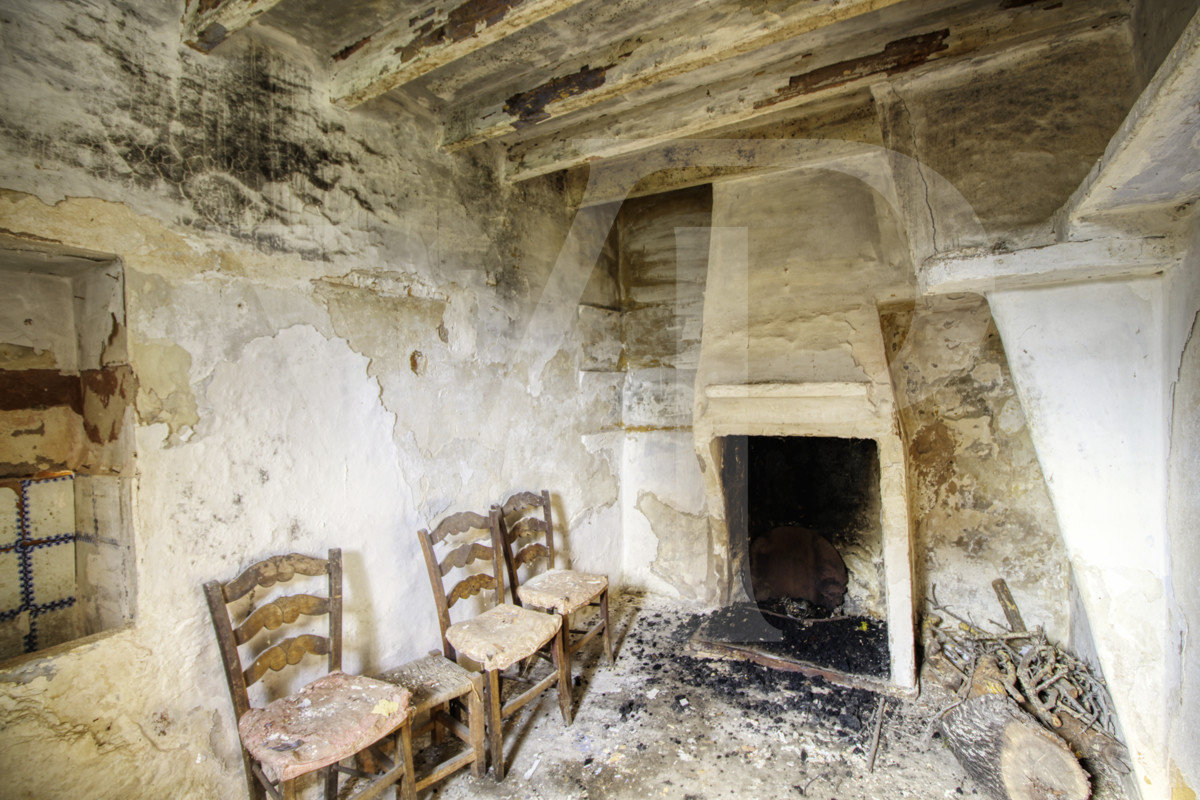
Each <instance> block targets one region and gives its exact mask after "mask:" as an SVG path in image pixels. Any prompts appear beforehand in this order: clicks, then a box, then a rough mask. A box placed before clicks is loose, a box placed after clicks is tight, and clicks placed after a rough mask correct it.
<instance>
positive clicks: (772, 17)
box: [442, 0, 903, 152]
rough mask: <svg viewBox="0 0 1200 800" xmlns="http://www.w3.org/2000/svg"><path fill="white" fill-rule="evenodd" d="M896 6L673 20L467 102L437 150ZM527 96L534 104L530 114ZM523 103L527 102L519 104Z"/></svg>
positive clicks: (852, 0)
mask: <svg viewBox="0 0 1200 800" xmlns="http://www.w3.org/2000/svg"><path fill="white" fill-rule="evenodd" d="M902 1H903V0H842V2H840V3H838V2H829V1H828V0H822V2H817V3H810V4H801V3H796V4H793V5H792V7H791V8H790V9H788V11H786V12H784V13H783V14H782V15H781V14H780V12H779V11H778V10H777V9H775V8H773V7H761V8H749V7H747V8H739V9H737V10H736V11H734V12H732V13H730V14H728V15H727V16H726V17H725V18H724V19H721V20H719V21H715V22H714V21H712V20H708V21H707V23H706V24H705V25H703V26H696V27H695V28H694V29H693V28H687V29H681V28H680V26H679V24H678V23H677V22H672V23H671V24H669V25H666V26H664V27H663V28H662V29H660V30H655V31H651V32H646V33H643V34H639V36H638V37H637V39H636V40H634V41H631V42H629V43H628V44H627V45H625V46H622V47H620V48H618V49H617V51H616V52H613V53H605V54H603V55H602V56H601V55H600V54H597V57H596V58H592V59H590V60H589V62H588V63H585V64H580V65H579V70H578V71H576V70H575V69H573V68H572V69H570V70H565V71H564V73H563V74H562V75H560V76H557V77H554V78H552V79H550V80H548V81H545V82H544V83H542V84H539V85H536V86H529V87H527V88H526V89H524V90H522V91H520V92H517V93H512V92H509V93H508V94H507V95H506V96H504V97H496V98H492V99H490V100H488V101H485V102H484V103H482V104H481V106H482V110H481V111H479V112H478V113H476V112H475V111H474V108H475V105H474V104H473V105H472V111H471V112H469V113H465V114H462V115H458V116H456V117H453V118H452V119H451V120H449V121H448V124H447V128H446V134H445V137H444V138H443V141H442V146H443V147H444V148H445V149H447V150H449V151H452V152H453V151H456V150H460V149H462V148H464V147H469V146H471V145H474V144H478V143H479V142H482V141H486V140H489V139H495V138H498V137H501V136H504V135H505V134H508V133H511V132H512V131H513V130H516V129H520V128H524V127H529V126H533V125H537V124H539V123H543V122H546V121H548V120H551V119H555V118H558V117H561V116H564V115H567V114H571V113H574V112H576V111H579V110H580V109H584V108H588V107H590V106H593V105H595V104H597V103H601V102H603V101H605V100H610V99H612V98H614V97H620V96H622V95H624V94H626V93H628V92H631V91H633V90H635V89H643V88H646V87H648V86H653V85H655V84H658V83H661V82H663V81H666V80H668V79H670V78H675V77H678V76H680V75H685V74H687V73H689V72H692V71H694V70H697V69H700V68H702V67H706V66H710V65H712V64H716V63H718V62H722V61H725V60H727V59H730V58H733V57H735V56H739V55H742V54H745V53H749V52H752V51H754V50H758V49H760V48H763V47H767V46H769V45H773V44H776V43H779V42H783V41H785V40H787V39H791V38H794V37H797V36H802V35H804V34H806V33H809V32H811V31H815V30H818V29H821V28H824V27H827V26H829V25H833V24H835V23H838V22H842V21H845V20H848V19H851V18H854V17H858V16H861V15H863V14H867V13H870V12H873V11H878V10H879V9H882V8H886V7H888V6H892V5H895V4H897V3H900V2H902ZM610 59H611V61H610ZM592 62H595V63H592ZM597 71H599V72H598V74H597ZM579 75H582V76H584V77H586V78H587V79H588V83H586V84H585V85H578V83H579V82H578V81H577V80H575V78H576V77H577V76H579ZM564 86H565V87H566V88H565V89H564ZM529 98H533V99H535V100H536V101H537V105H536V108H534V109H532V110H531V106H530V103H529V102H528V99H529ZM521 99H525V100H526V102H518V101H519V100H521Z"/></svg>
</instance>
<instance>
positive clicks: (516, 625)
mask: <svg viewBox="0 0 1200 800" xmlns="http://www.w3.org/2000/svg"><path fill="white" fill-rule="evenodd" d="M561 626H562V620H561V619H560V618H558V617H555V616H551V615H550V614H543V613H542V612H540V611H533V610H532V609H528V608H521V607H520V606H514V605H512V604H511V603H504V604H503V605H498V606H495V607H493V608H489V609H488V610H487V611H485V612H483V613H482V614H480V615H478V616H476V617H472V618H471V619H468V620H463V621H462V622H456V623H454V624H453V625H451V626H450V627H449V628H447V629H446V639H447V640H448V641H449V642H450V644H452V645H454V649H455V650H457V651H458V652H459V653H462V654H463V655H464V656H466V657H467V658H469V659H471V660H472V661H475V662H477V663H478V664H479V665H480V666H481V667H483V669H485V670H493V669H507V668H508V667H510V666H512V665H513V664H515V663H517V662H518V661H521V660H523V659H526V658H528V657H529V656H531V655H533V654H534V653H536V652H537V651H538V649H540V648H541V646H542V645H544V644H545V643H546V642H548V641H550V640H551V639H553V638H554V635H555V634H556V633H558V629H559V628H560V627H561Z"/></svg>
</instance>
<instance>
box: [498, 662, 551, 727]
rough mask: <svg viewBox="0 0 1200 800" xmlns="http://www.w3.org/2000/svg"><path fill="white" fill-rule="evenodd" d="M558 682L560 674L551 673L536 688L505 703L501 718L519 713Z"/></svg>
mask: <svg viewBox="0 0 1200 800" xmlns="http://www.w3.org/2000/svg"><path fill="white" fill-rule="evenodd" d="M557 680H558V673H557V672H551V673H550V674H549V675H547V676H546V677H544V678H542V679H541V680H540V681H539V682H538V683H536V684H535V685H534V686H532V687H531V688H529V689H526V690H525V691H524V692H522V693H521V694H519V695H517V696H516V697H514V698H513V699H512V700H509V701H508V702H507V703H505V704H504V707H503V708H501V709H500V716H501V717H507V716H509V715H510V714H512V713H513V712H514V711H518V710H519V709H521V708H522V707H524V706H525V705H526V704H527V703H528V702H529V701H530V700H532V699H533V698H535V697H537V696H538V695H539V694H541V693H542V692H544V691H545V690H546V689H548V688H550V685H551V684H553V683H555V682H556V681H557Z"/></svg>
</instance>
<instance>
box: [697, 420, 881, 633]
mask: <svg viewBox="0 0 1200 800" xmlns="http://www.w3.org/2000/svg"><path fill="white" fill-rule="evenodd" d="M720 446H721V448H722V449H723V453H722V459H721V463H722V470H721V484H722V488H723V490H724V495H725V509H726V511H725V517H726V520H727V526H728V529H729V539H730V552H731V554H732V557H733V563H734V565H735V567H734V569H735V570H737V572H736V573H735V577H734V580H735V581H740V582H741V584H742V586H743V588H744V591H745V595H746V596H747V597H748V598H750V599H752V600H753V601H754V602H756V603H757V604H758V605H759V606H760V607H761V608H763V609H764V610H768V611H774V612H775V613H783V614H787V615H790V616H808V617H829V616H832V615H833V614H834V613H837V614H840V615H844V616H866V617H873V618H875V619H879V620H883V619H885V618H886V616H887V611H886V608H885V605H884V595H885V593H884V583H883V528H882V525H881V523H880V498H879V450H878V446H877V445H876V443H875V441H874V440H872V439H849V438H838V437H830V436H727V437H723V438H722V440H721V445H720Z"/></svg>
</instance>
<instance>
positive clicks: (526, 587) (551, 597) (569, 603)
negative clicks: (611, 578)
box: [517, 569, 608, 614]
mask: <svg viewBox="0 0 1200 800" xmlns="http://www.w3.org/2000/svg"><path fill="white" fill-rule="evenodd" d="M607 588H608V578H607V577H606V576H604V575H592V574H590V573H587V572H576V571H575V570H571V569H552V570H549V571H547V572H543V573H540V574H538V575H535V576H533V577H532V578H530V579H529V580H527V581H525V583H523V584H521V585H520V586H518V587H517V596H518V597H520V598H521V602H522V603H525V604H527V605H531V606H534V607H536V608H545V609H549V610H551V611H555V612H557V613H559V614H570V613H571V612H573V611H575V610H576V609H580V608H583V607H584V606H586V605H587V604H588V603H590V602H592V601H593V600H595V599H596V598H597V597H599V596H600V593H601V592H603V591H604V590H605V589H607Z"/></svg>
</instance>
